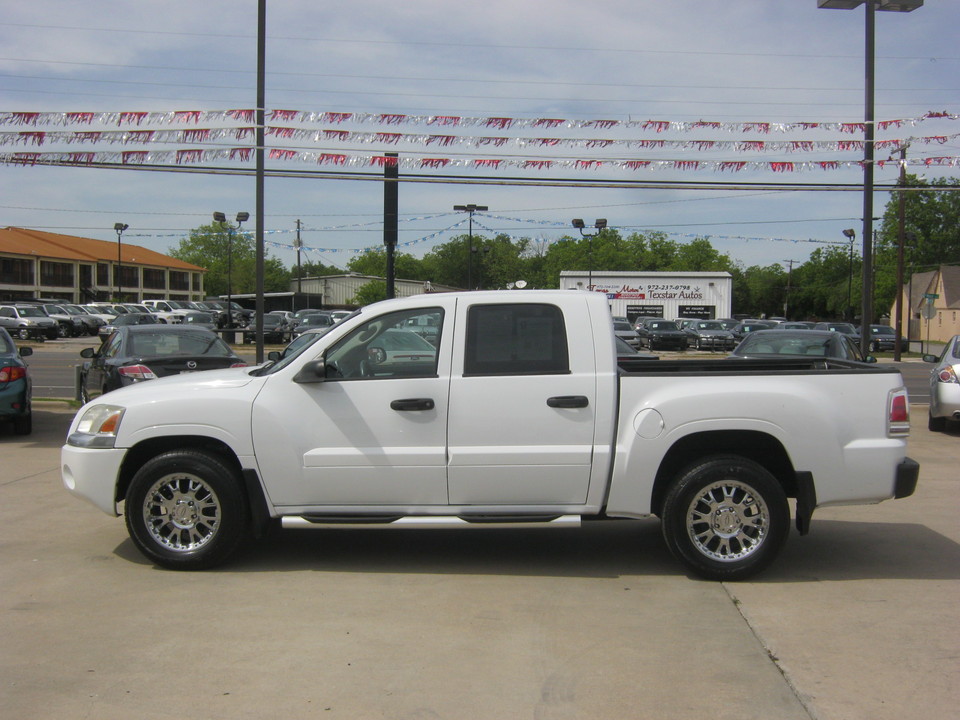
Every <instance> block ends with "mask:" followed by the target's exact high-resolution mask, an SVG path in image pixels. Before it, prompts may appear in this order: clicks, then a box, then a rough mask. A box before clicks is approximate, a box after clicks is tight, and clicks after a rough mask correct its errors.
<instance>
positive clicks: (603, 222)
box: [571, 218, 607, 292]
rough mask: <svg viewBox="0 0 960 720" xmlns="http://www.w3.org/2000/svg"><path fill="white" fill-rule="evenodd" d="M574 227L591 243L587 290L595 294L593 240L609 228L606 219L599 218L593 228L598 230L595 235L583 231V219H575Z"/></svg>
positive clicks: (588, 256)
mask: <svg viewBox="0 0 960 720" xmlns="http://www.w3.org/2000/svg"><path fill="white" fill-rule="evenodd" d="M571 222H572V223H573V226H574V227H575V228H576V229H577V230H579V231H580V235H581V236H582V237H585V238H587V239H588V240H589V241H590V243H589V245H588V246H587V248H588V249H587V289H588V290H589V291H590V292H593V239H594V238H595V237H596V236H597V235H599V234H600V231H601V230H603V229H604V228H605V227H606V226H607V219H606V218H597V219H596V220H595V221H594V223H593V226H594V227H595V228H596V229H597V231H596V232H595V233H585V232H584V231H583V229H584V228H585V227H586V225H584V223H583V220H582V219H581V218H574V219H573V220H571Z"/></svg>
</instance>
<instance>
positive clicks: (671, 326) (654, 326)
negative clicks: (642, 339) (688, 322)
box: [647, 320, 680, 330]
mask: <svg viewBox="0 0 960 720" xmlns="http://www.w3.org/2000/svg"><path fill="white" fill-rule="evenodd" d="M647 327H649V328H650V329H651V330H679V329H680V328H678V327H677V324H676V323H675V322H670V321H669V320H667V321H665V322H655V323H650V324H649V325H648V326H647Z"/></svg>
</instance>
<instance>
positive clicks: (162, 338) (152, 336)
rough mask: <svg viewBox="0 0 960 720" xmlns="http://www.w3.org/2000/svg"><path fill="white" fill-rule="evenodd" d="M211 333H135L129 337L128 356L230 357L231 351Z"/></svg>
mask: <svg viewBox="0 0 960 720" xmlns="http://www.w3.org/2000/svg"><path fill="white" fill-rule="evenodd" d="M211 334H212V333H199V332H197V331H195V330H194V331H191V332H189V333H183V334H182V335H181V334H179V333H158V332H148V333H137V334H135V335H131V336H130V354H131V355H138V356H168V355H194V356H196V355H206V356H209V357H230V356H231V355H233V351H232V350H231V349H230V346H229V345H227V344H226V343H225V342H223V340H221V339H220V338H218V337H216V336H215V335H214V336H213V337H210V335H211Z"/></svg>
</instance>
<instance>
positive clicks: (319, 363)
mask: <svg viewBox="0 0 960 720" xmlns="http://www.w3.org/2000/svg"><path fill="white" fill-rule="evenodd" d="M326 380H327V363H326V361H325V360H324V359H323V358H320V359H319V360H311V361H310V362H308V363H307V364H306V365H304V366H303V367H302V368H300V370H299V371H298V372H297V374H296V375H294V376H293V381H294V382H295V383H300V384H301V385H303V384H309V383H322V382H326Z"/></svg>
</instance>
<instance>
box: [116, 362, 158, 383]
mask: <svg viewBox="0 0 960 720" xmlns="http://www.w3.org/2000/svg"><path fill="white" fill-rule="evenodd" d="M117 370H118V372H119V373H120V375H121V376H122V377H125V378H128V379H130V380H133V381H134V382H139V381H140V380H156V379H157V376H156V375H155V374H154V372H153V370H151V369H150V368H148V367H147V366H146V365H127V366H126V367H121V368H117Z"/></svg>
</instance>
